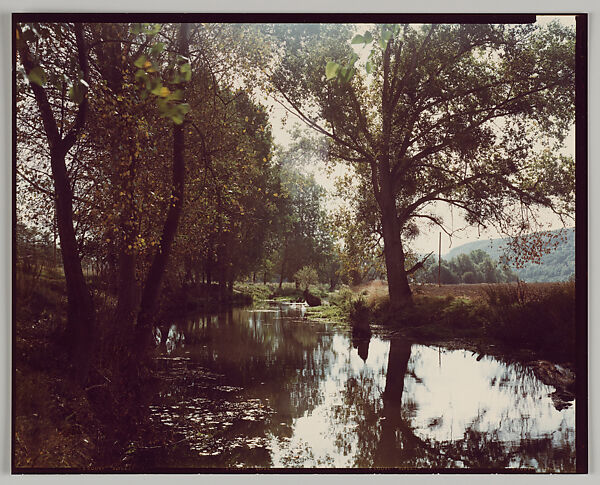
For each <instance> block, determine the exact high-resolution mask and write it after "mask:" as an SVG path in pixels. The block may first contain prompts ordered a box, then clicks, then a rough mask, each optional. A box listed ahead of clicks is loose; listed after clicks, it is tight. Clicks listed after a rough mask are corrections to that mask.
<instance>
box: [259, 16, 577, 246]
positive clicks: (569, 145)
mask: <svg viewBox="0 0 600 485" xmlns="http://www.w3.org/2000/svg"><path fill="white" fill-rule="evenodd" d="M555 19H558V20H559V21H560V22H561V23H563V24H565V25H569V26H573V27H574V26H575V17H574V16H565V15H563V16H553V15H545V16H538V17H537V21H538V23H540V24H541V25H545V24H547V23H549V22H551V21H553V20H555ZM364 30H365V26H364V25H361V26H360V27H359V28H358V29H357V33H363V32H364ZM266 103H267V104H268V105H270V106H272V112H271V124H272V130H273V137H274V141H275V143H276V144H278V145H280V146H282V147H286V146H287V145H288V144H289V143H290V141H291V137H290V130H291V128H292V127H293V126H303V124H302V122H300V121H298V120H297V119H296V118H295V117H294V116H292V115H289V116H288V117H287V122H285V123H282V120H283V119H284V115H285V113H286V110H285V108H283V107H282V106H280V105H278V104H276V103H274V102H272V101H269V100H267V101H266ZM562 151H563V153H565V154H567V155H571V156H573V157H574V156H575V129H574V127H573V129H572V130H571V132H570V134H569V136H568V137H567V138H566V140H565V143H564V148H563V150H562ZM299 169H300V170H305V171H306V172H307V173H312V174H313V175H314V176H315V179H316V181H317V182H318V183H319V184H321V185H322V186H323V187H324V188H325V189H326V190H327V191H328V193H329V194H330V197H329V199H328V203H327V208H328V210H330V211H332V210H335V209H336V208H337V207H338V206H339V205H340V204H343V201H341V200H340V199H337V198H335V197H334V196H333V192H334V183H335V179H336V178H337V177H340V176H342V175H344V174H345V173H347V171H348V170H351V168H349V167H348V166H347V165H344V164H339V165H338V166H337V167H336V168H335V169H334V170H333V172H332V173H329V174H328V173H327V171H326V170H325V164H324V163H323V162H320V161H318V160H317V161H313V162H312V163H310V164H308V165H307V166H306V167H300V168H299ZM435 212H436V213H437V214H439V215H440V216H442V217H443V219H444V222H445V224H446V226H447V227H448V228H451V229H454V230H455V232H454V233H453V235H452V237H451V238H450V237H449V236H448V235H447V234H445V233H444V232H442V254H445V253H447V252H448V251H449V250H450V249H452V248H455V247H458V246H460V245H462V244H466V243H469V242H472V241H477V240H489V239H491V238H497V237H503V236H502V235H501V234H499V233H497V232H496V231H495V230H493V229H492V230H488V231H486V230H481V229H478V228H476V227H467V228H466V229H461V230H459V231H456V229H459V228H463V227H465V226H466V223H465V220H464V218H463V217H462V215H461V212H460V211H458V210H457V209H456V208H454V209H451V208H450V207H448V206H447V205H444V204H438V205H437V207H436V209H435ZM542 219H543V220H544V222H545V225H547V226H548V228H549V229H557V228H560V227H563V226H562V224H561V222H560V220H559V219H558V218H557V217H556V216H553V214H552V213H551V212H550V211H546V212H545V213H543V216H542ZM440 232H441V231H440V229H439V227H438V226H433V227H427V226H425V225H423V226H422V227H421V234H420V235H419V236H418V237H417V238H416V239H415V240H414V241H413V242H412V245H411V247H412V249H413V250H414V251H416V252H417V253H423V254H426V253H429V252H431V251H434V252H435V253H437V252H438V244H439V234H440ZM451 232H452V231H451Z"/></svg>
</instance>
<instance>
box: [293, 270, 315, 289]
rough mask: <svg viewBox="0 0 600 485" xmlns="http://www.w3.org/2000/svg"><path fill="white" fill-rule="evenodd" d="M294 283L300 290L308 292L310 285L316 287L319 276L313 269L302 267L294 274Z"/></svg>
mask: <svg viewBox="0 0 600 485" xmlns="http://www.w3.org/2000/svg"><path fill="white" fill-rule="evenodd" d="M294 281H295V282H296V284H297V285H298V287H299V288H301V289H302V290H308V288H309V286H310V285H316V284H317V283H318V282H319V275H318V274H317V270H316V269H314V268H313V267H311V266H303V267H302V268H300V269H299V270H298V271H296V273H295V274H294Z"/></svg>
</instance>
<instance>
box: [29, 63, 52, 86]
mask: <svg viewBox="0 0 600 485" xmlns="http://www.w3.org/2000/svg"><path fill="white" fill-rule="evenodd" d="M27 78H28V79H29V81H30V82H32V83H34V84H37V85H38V86H44V84H46V82H47V81H48V76H47V75H46V72H45V71H44V70H43V69H42V68H41V67H40V66H36V67H34V68H33V69H32V70H31V71H29V74H28V75H27Z"/></svg>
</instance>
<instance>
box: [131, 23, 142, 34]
mask: <svg viewBox="0 0 600 485" xmlns="http://www.w3.org/2000/svg"><path fill="white" fill-rule="evenodd" d="M141 31H142V24H139V23H136V24H133V25H132V26H131V32H132V33H134V34H139V33H140V32H141Z"/></svg>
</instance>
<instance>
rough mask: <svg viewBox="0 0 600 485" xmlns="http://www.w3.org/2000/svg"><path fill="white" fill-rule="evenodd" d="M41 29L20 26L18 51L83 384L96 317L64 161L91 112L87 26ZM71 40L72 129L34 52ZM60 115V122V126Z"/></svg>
mask: <svg viewBox="0 0 600 485" xmlns="http://www.w3.org/2000/svg"><path fill="white" fill-rule="evenodd" d="M38 27H39V28H38V29H36V28H34V27H33V26H27V27H25V26H22V27H21V26H17V29H16V33H15V35H16V40H17V51H18V54H19V59H20V61H21V64H22V66H23V68H24V70H25V74H26V76H27V78H28V79H29V85H30V87H31V90H32V91H33V94H34V96H35V101H36V104H37V107H38V109H39V113H40V116H41V119H42V122H43V126H44V132H45V135H46V138H47V143H48V147H49V155H50V166H51V171H52V181H53V185H54V197H55V207H56V221H57V226H58V234H59V237H60V244H61V254H62V259H63V266H64V272H65V280H66V285H67V302H68V309H67V337H68V340H69V342H70V346H69V347H70V352H71V355H72V357H73V358H74V365H75V369H76V370H77V371H78V374H79V377H80V378H82V379H85V378H86V377H87V371H88V366H89V357H90V355H91V346H92V345H93V342H94V330H95V312H94V302H93V300H92V296H91V293H90V290H89V288H88V286H87V283H86V281H85V278H84V275H83V271H82V268H81V259H80V254H79V247H78V244H77V240H76V237H75V229H74V224H73V185H72V182H73V181H72V180H71V177H70V176H69V171H68V169H67V165H66V157H67V154H68V152H69V151H70V150H71V149H72V148H73V146H74V145H75V143H76V142H77V139H78V137H79V136H80V134H81V132H82V130H83V128H84V126H85V120H86V115H87V110H88V100H87V97H86V95H85V90H86V89H85V87H86V86H87V85H88V81H89V66H88V52H87V44H86V40H85V37H84V26H83V24H80V23H76V24H74V25H73V26H66V25H57V26H55V28H54V29H53V30H51V29H49V28H48V27H47V26H41V25H40V26H38ZM70 36H73V37H74V39H75V45H76V60H75V62H74V63H72V64H75V65H76V66H77V70H78V71H79V73H80V74H79V75H77V74H75V76H74V78H72V80H71V82H72V85H71V88H70V93H71V102H72V103H74V104H75V105H77V108H76V111H75V114H74V116H73V118H72V119H71V121H70V126H69V125H67V124H66V123H64V117H63V116H64V113H65V110H64V104H63V105H62V107H61V108H57V107H56V106H54V105H53V103H52V101H51V99H50V95H49V92H48V90H47V89H46V88H45V87H44V86H45V84H46V81H47V79H48V73H46V71H45V69H44V66H43V65H42V61H43V59H42V58H41V57H39V56H37V55H36V53H42V52H43V49H44V47H45V48H46V49H49V50H50V51H53V50H54V49H57V46H54V47H52V46H50V47H48V44H52V41H53V40H54V41H57V40H58V41H59V42H60V40H61V39H65V38H68V37H70ZM36 41H39V42H36ZM30 44H33V45H34V48H35V50H34V49H32V48H31V46H30ZM36 44H37V45H36ZM54 52H56V51H54ZM72 64H71V65H72ZM67 65H68V64H67ZM63 67H64V66H63ZM72 71H73V70H72V69H71V73H69V70H67V69H65V71H63V72H61V73H60V75H61V76H62V77H63V79H64V80H65V81H66V78H67V75H68V74H71V75H72ZM64 85H65V84H64V83H63V86H64ZM63 93H64V91H63ZM57 114H58V116H59V121H60V123H59V121H57Z"/></svg>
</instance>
